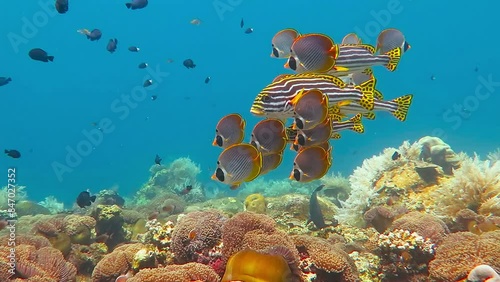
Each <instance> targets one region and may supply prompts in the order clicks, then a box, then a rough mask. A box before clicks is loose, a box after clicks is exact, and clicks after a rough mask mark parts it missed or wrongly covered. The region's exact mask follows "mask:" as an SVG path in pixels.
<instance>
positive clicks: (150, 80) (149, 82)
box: [142, 79, 153, 87]
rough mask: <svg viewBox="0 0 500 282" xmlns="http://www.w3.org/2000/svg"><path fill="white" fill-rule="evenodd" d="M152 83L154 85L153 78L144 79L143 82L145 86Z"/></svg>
mask: <svg viewBox="0 0 500 282" xmlns="http://www.w3.org/2000/svg"><path fill="white" fill-rule="evenodd" d="M151 85H153V80H152V79H148V80H146V81H144V83H143V84H142V86H143V87H149V86H151Z"/></svg>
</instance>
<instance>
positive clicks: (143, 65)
mask: <svg viewBox="0 0 500 282" xmlns="http://www.w3.org/2000/svg"><path fill="white" fill-rule="evenodd" d="M137 67H138V68H140V69H145V68H147V67H148V63H140V64H139V65H138V66H137Z"/></svg>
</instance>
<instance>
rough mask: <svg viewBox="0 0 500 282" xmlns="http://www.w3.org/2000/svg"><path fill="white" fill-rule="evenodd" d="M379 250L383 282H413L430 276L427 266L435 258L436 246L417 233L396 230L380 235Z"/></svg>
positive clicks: (377, 252)
mask: <svg viewBox="0 0 500 282" xmlns="http://www.w3.org/2000/svg"><path fill="white" fill-rule="evenodd" d="M378 245H379V246H378V249H377V250H376V251H375V253H376V254H377V255H378V256H379V257H380V265H381V273H382V280H383V281H395V282H396V281H411V280H412V277H414V276H419V275H425V276H427V275H428V269H427V264H428V263H429V261H431V260H432V259H433V258H434V254H435V244H434V243H432V241H431V240H430V239H429V238H427V239H426V238H424V237H422V236H421V235H419V234H418V233H416V232H410V231H408V230H403V229H396V230H393V231H391V232H388V233H387V234H380V235H379V239H378Z"/></svg>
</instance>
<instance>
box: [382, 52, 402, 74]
mask: <svg viewBox="0 0 500 282" xmlns="http://www.w3.org/2000/svg"><path fill="white" fill-rule="evenodd" d="M385 55H387V56H389V58H390V60H389V63H387V65H386V66H385V67H386V68H387V69H388V70H390V71H395V70H396V68H397V67H398V64H399V60H400V59H401V47H396V48H394V49H392V50H390V51H389V52H387V53H385Z"/></svg>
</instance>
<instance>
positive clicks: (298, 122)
mask: <svg viewBox="0 0 500 282" xmlns="http://www.w3.org/2000/svg"><path fill="white" fill-rule="evenodd" d="M295 126H297V128H298V129H304V123H303V122H302V120H301V119H300V118H295Z"/></svg>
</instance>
